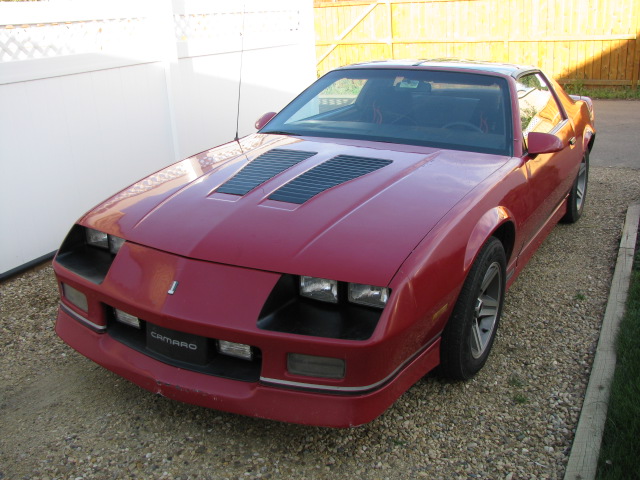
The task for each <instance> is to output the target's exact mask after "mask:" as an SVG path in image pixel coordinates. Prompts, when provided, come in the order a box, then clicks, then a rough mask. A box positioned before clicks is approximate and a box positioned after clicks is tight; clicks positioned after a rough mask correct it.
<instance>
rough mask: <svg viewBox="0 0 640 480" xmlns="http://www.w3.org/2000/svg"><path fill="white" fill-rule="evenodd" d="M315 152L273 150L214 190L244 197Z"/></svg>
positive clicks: (250, 163) (254, 160)
mask: <svg viewBox="0 0 640 480" xmlns="http://www.w3.org/2000/svg"><path fill="white" fill-rule="evenodd" d="M316 153H317V152H303V151H301V150H284V149H281V148H274V149H273V150H269V151H268V152H265V153H263V154H262V155H260V156H258V157H256V158H255V159H253V161H251V162H249V163H248V164H247V165H245V167H244V168H243V169H242V170H240V171H239V172H238V173H236V174H235V175H234V176H233V177H231V178H230V179H229V180H227V181H226V182H224V183H223V184H222V185H220V186H219V187H218V189H217V190H216V191H217V192H220V193H228V194H230V195H246V194H247V193H249V192H250V191H251V190H253V189H254V188H256V187H257V186H259V185H262V184H263V183H264V182H266V181H267V180H271V179H272V178H273V177H275V176H276V175H278V174H280V173H282V172H284V171H285V170H287V169H289V168H291V167H293V166H294V165H296V164H298V163H300V162H301V161H303V160H306V159H307V158H309V157H313V156H314V155H315V154H316Z"/></svg>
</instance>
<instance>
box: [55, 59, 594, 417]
mask: <svg viewBox="0 0 640 480" xmlns="http://www.w3.org/2000/svg"><path fill="white" fill-rule="evenodd" d="M256 126H257V128H258V129H259V130H258V132H257V133H255V134H252V135H249V136H247V137H245V138H242V139H240V140H237V141H233V142H231V143H228V144H226V145H223V146H220V147H217V148H213V149H211V150H208V151H205V152H202V153H200V154H198V155H195V156H193V157H191V158H188V159H186V160H183V161H181V162H178V163H176V164H174V165H172V166H170V167H168V168H166V169H164V170H161V171H159V172H157V173H155V174H153V175H151V176H149V177H147V178H146V179H144V180H141V181H140V182H138V183H136V184H134V185H132V186H131V187H129V188H127V189H125V190H123V191H122V192H120V193H118V194H117V195H115V196H113V197H112V198H110V199H108V200H106V201H105V202H104V203H102V204H100V205H98V206H97V207H96V208H94V209H93V210H91V211H90V212H89V213H87V214H86V215H85V216H84V217H82V218H81V219H80V220H79V221H78V223H77V224H76V225H74V226H73V228H72V229H71V231H70V232H69V234H68V236H67V238H66V239H65V240H64V242H63V244H62V246H61V247H60V250H59V252H58V254H57V256H56V258H55V261H54V267H55V271H56V275H57V277H58V281H59V286H60V296H61V302H60V309H59V313H58V319H57V325H56V331H57V333H58V334H59V335H60V337H62V339H63V340H64V341H65V342H67V343H68V344H69V345H71V346H72V347H73V348H75V349H76V350H78V351H79V352H80V353H82V354H83V355H85V356H87V357H89V358H90V359H92V360H94V361H95V362H97V363H99V364H100V365H103V366H104V367H106V368H108V369H109V370H112V371H114V372H116V373H117V374H119V375H122V376H123V377H125V378H127V379H129V380H131V381H132V382H134V383H136V384H138V385H140V386H141V387H143V388H145V389H147V390H150V391H151V392H155V393H159V394H161V395H164V396H167V397H170V398H173V399H176V400H180V401H184V402H188V403H193V404H197V405H202V406H205V407H210V408H215V409H219V410H225V411H229V412H235V413H239V414H243V415H251V416H256V417H263V418H270V419H275V420H282V421H287V422H295V423H302V424H311V425H324V426H332V427H347V426H354V425H359V424H362V423H365V422H369V421H371V420H372V419H374V418H376V417H377V416H378V415H380V414H381V413H382V412H384V410H385V409H386V408H388V407H389V406H390V405H391V404H392V403H393V402H394V400H395V399H396V398H398V397H399V396H400V395H401V394H402V393H403V392H404V391H405V390H407V389H408V388H409V387H410V386H411V385H412V384H414V383H415V382H416V381H417V380H418V379H420V378H421V377H422V376H423V375H425V374H426V373H427V372H429V371H430V370H432V369H434V368H435V367H437V366H440V371H441V373H442V374H443V375H446V376H447V377H449V378H453V379H468V378H470V377H472V376H473V375H474V374H475V373H476V372H478V370H480V369H481V368H482V366H483V365H484V363H485V362H486V360H487V356H488V355H489V352H490V350H491V346H492V344H493V341H494V338H495V335H496V330H497V328H498V322H499V320H500V312H501V309H502V303H503V299H504V293H505V290H506V289H507V288H508V287H509V286H510V285H511V283H512V282H513V281H514V280H515V278H516V277H517V275H518V273H519V272H520V271H521V270H522V269H523V267H524V265H525V264H526V263H527V260H528V259H529V258H530V257H531V255H532V254H533V253H534V251H535V250H536V248H537V247H538V245H539V244H540V242H541V241H542V240H543V239H544V237H545V236H546V235H547V233H548V232H549V230H550V229H551V228H552V227H553V226H554V225H555V224H556V222H558V221H559V220H564V221H567V222H575V221H576V220H578V218H579V217H580V215H581V213H582V210H583V208H584V202H585V194H586V190H587V178H588V168H589V151H590V150H591V148H592V146H593V142H594V139H595V129H594V115H593V110H592V103H591V100H590V99H589V98H584V97H583V98H577V97H570V96H568V95H567V94H566V93H565V92H564V91H563V90H562V89H561V88H560V87H559V86H558V85H557V84H556V83H555V82H554V81H553V80H551V79H549V78H548V77H546V76H545V75H544V74H543V73H542V72H541V71H540V70H538V69H536V68H532V67H522V66H516V65H505V64H496V63H479V62H477V63H476V62H461V61H445V60H438V61H393V62H372V63H366V64H359V65H353V66H349V67H344V68H340V69H337V70H334V71H332V72H329V73H328V74H326V75H325V76H323V77H322V78H320V79H319V80H318V81H316V82H315V83H314V84H313V85H311V86H310V87H309V88H308V89H307V90H305V91H304V92H303V93H302V94H301V95H300V96H298V97H297V98H296V99H295V100H293V102H291V103H290V104H289V105H288V106H287V107H285V108H284V109H283V110H282V111H281V112H280V113H278V114H277V115H275V116H274V114H266V115H265V116H263V117H262V118H261V119H260V120H259V121H258V122H257V124H256Z"/></svg>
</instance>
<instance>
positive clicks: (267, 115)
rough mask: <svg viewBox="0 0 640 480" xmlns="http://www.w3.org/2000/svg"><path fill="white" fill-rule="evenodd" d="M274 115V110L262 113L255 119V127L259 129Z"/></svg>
mask: <svg viewBox="0 0 640 480" xmlns="http://www.w3.org/2000/svg"><path fill="white" fill-rule="evenodd" d="M275 116H276V112H269V113H265V114H264V115H262V116H261V117H260V118H259V119H258V120H256V124H255V127H256V129H257V130H260V129H261V128H262V127H264V126H265V125H266V124H267V123H269V120H271V119H272V118H273V117H275Z"/></svg>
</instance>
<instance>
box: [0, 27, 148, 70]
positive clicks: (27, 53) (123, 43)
mask: <svg viewBox="0 0 640 480" xmlns="http://www.w3.org/2000/svg"><path fill="white" fill-rule="evenodd" d="M146 32H148V24H147V20H146V19H136V18H125V19H114V20H95V21H87V22H72V23H52V24H44V25H20V26H4V27H1V26H0V61H1V62H7V61H13V60H27V59H34V58H45V57H56V56H60V55H70V54H76V53H89V52H112V51H122V50H125V51H126V50H127V49H129V48H130V47H131V45H132V44H136V45H138V44H139V43H140V42H144V41H145V33H146Z"/></svg>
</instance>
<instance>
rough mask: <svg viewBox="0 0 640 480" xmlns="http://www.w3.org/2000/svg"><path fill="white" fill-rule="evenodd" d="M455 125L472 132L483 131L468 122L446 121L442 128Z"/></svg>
mask: <svg viewBox="0 0 640 480" xmlns="http://www.w3.org/2000/svg"><path fill="white" fill-rule="evenodd" d="M455 127H462V129H463V130H473V131H474V132H480V133H485V132H483V131H482V129H481V128H480V127H478V126H477V125H474V124H473V123H469V122H451V123H447V124H446V125H444V126H443V127H442V128H455Z"/></svg>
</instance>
